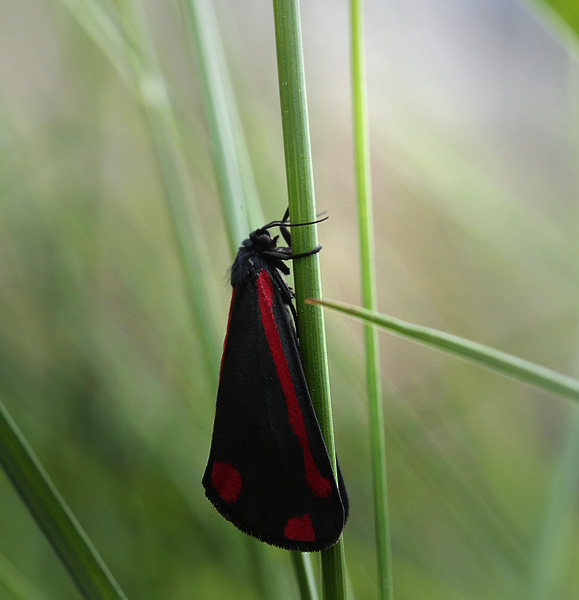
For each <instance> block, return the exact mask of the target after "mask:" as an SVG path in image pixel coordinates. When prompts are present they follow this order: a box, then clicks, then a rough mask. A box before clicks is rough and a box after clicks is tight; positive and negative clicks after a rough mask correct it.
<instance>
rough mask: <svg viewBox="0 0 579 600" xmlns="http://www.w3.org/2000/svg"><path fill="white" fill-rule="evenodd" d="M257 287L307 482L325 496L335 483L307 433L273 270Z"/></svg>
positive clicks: (320, 495)
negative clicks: (278, 317)
mask: <svg viewBox="0 0 579 600" xmlns="http://www.w3.org/2000/svg"><path fill="white" fill-rule="evenodd" d="M257 288H258V291H259V309H260V312H261V322H262V323H263V328H264V329H265V335H266V338H267V343H268V345H269V349H270V351H271V356H272V358H273V362H274V364H275V369H276V371H277V377H278V379H279V382H280V384H281V388H282V390H283V394H284V397H285V401H286V405H287V412H288V419H289V423H290V425H291V428H292V430H293V432H294V433H295V434H296V436H297V438H298V440H299V443H300V445H301V447H302V451H303V454H304V467H305V471H306V481H307V484H308V487H309V488H310V490H311V491H312V493H313V494H315V495H316V496H319V497H321V498H325V497H327V496H329V495H330V494H331V493H332V484H331V482H330V480H329V479H328V478H327V477H323V476H322V475H321V473H320V472H319V471H318V468H317V467H316V464H315V462H314V457H313V456H312V451H311V449H310V442H309V440H308V434H307V432H306V426H305V423H304V416H303V414H302V411H301V409H300V405H299V402H298V397H297V395H296V390H295V386H294V382H293V379H292V377H291V374H290V370H289V366H288V363H287V358H286V356H285V353H284V351H283V345H282V343H281V339H280V337H279V331H278V329H277V325H276V323H275V317H274V314H273V300H274V290H273V284H272V282H271V278H270V276H269V273H268V272H267V271H265V270H263V269H262V270H261V271H260V273H259V275H258V277H257Z"/></svg>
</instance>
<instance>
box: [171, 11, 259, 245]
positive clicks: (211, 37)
mask: <svg viewBox="0 0 579 600" xmlns="http://www.w3.org/2000/svg"><path fill="white" fill-rule="evenodd" d="M180 6H181V12H182V14H183V15H184V19H185V25H186V33H187V37H188V40H189V47H190V48H191V50H192V54H193V55H194V59H196V62H197V65H198V69H199V74H200V80H201V85H202V89H203V97H204V106H205V114H206V118H207V123H208V125H209V134H210V136H211V142H212V148H213V165H214V169H215V175H216V178H217V183H218V187H219V195H220V199H221V203H222V205H223V213H224V215H225V222H226V224H227V229H228V234H229V235H228V237H229V242H230V250H231V254H232V255H234V254H235V252H236V251H237V248H238V246H239V244H240V243H241V241H242V240H244V239H245V238H246V237H247V233H248V231H249V228H250V225H251V226H252V227H253V226H259V225H261V224H263V223H264V220H263V215H262V213H261V207H260V206H259V202H258V198H257V190H256V188H255V180H254V177H253V172H252V169H251V165H250V162H249V155H248V151H247V144H246V143H245V137H244V135H243V128H242V125H241V118H240V116H239V110H238V107H237V103H236V101H235V95H234V92H233V86H232V83H231V78H230V76H229V70H228V68H227V62H226V59H225V53H224V50H223V44H222V41H221V34H220V31H219V27H218V24H217V20H216V17H215V11H214V8H213V4H212V2H211V0H181V2H180ZM256 219H258V223H259V225H256V224H255V220H256Z"/></svg>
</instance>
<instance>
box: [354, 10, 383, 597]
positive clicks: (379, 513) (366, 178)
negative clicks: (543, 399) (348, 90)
mask: <svg viewBox="0 0 579 600" xmlns="http://www.w3.org/2000/svg"><path fill="white" fill-rule="evenodd" d="M350 28H351V63H352V107H353V113H354V115H353V116H354V123H353V127H354V157H355V168H356V191H357V200H358V223H359V230H360V261H361V269H360V271H361V274H362V281H361V283H362V303H363V305H364V307H365V308H367V309H369V310H375V308H376V267H375V257H374V227H373V214H372V185H371V177H370V143H369V135H368V112H367V101H366V74H365V64H364V41H363V36H364V33H363V20H362V0H350ZM364 337H365V344H366V387H367V395H368V407H369V417H370V419H369V420H370V423H369V424H370V447H371V457H372V482H373V488H374V530H375V538H376V559H377V572H378V590H379V597H380V598H381V599H382V600H387V599H391V598H392V597H393V588H392V558H391V549H390V524H389V522H390V519H389V516H388V489H387V479H386V441H385V436H384V409H383V406H382V380H381V376H380V350H379V346H378V332H377V331H376V329H375V327H374V326H373V325H369V324H366V325H364Z"/></svg>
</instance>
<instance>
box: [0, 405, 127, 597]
mask: <svg viewBox="0 0 579 600" xmlns="http://www.w3.org/2000/svg"><path fill="white" fill-rule="evenodd" d="M0 463H1V464H2V466H3V467H4V470H5V471H6V474H7V475H8V477H9V478H10V480H11V481H12V483H13V485H14V487H15V488H16V490H17V492H18V493H19V494H20V497H21V498H22V500H23V501H24V503H25V504H26V506H27V507H28V510H29V511H30V513H31V514H32V516H33V517H34V519H35V520H36V522H37V523H38V525H39V527H40V528H41V529H42V531H43V532H44V535H45V536H46V538H47V539H48V541H49V542H50V544H51V545H52V547H53V548H54V550H55V552H56V553H57V555H58V556H59V558H60V559H61V561H62V562H63V564H64V566H65V567H66V569H67V570H68V572H69V574H70V576H71V577H72V579H73V581H74V583H75V585H76V587H77V588H78V590H79V591H80V593H81V595H82V597H83V598H85V599H86V600H126V596H125V595H124V593H123V591H122V590H121V588H120V586H119V584H118V583H117V582H116V581H115V579H114V577H113V576H112V574H111V573H110V571H109V570H108V568H107V567H106V565H105V564H104V562H103V560H102V559H101V557H100V556H99V554H98V552H97V551H96V550H95V548H94V546H93V545H92V543H91V541H90V540H89V538H88V537H87V535H86V533H85V532H84V530H83V529H82V527H81V526H80V524H79V523H78V521H77V520H76V518H75V517H74V515H73V514H72V512H71V510H70V509H69V507H68V506H67V504H66V502H65V501H64V500H63V498H62V497H61V495H60V494H59V492H58V490H57V489H56V487H55V486H54V484H53V483H52V481H51V480H50V478H49V477H48V475H47V474H46V472H45V471H44V469H43V467H42V465H41V464H40V462H39V460H38V459H37V458H36V456H35V454H34V453H33V452H32V450H31V449H30V447H29V445H28V443H27V442H26V440H25V439H24V436H23V435H22V433H21V432H20V431H19V429H18V427H17V426H16V424H15V423H14V421H13V420H12V418H11V417H10V415H9V414H8V411H7V410H6V408H5V406H4V404H3V403H2V402H1V401H0Z"/></svg>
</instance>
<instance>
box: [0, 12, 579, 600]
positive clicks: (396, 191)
mask: <svg viewBox="0 0 579 600" xmlns="http://www.w3.org/2000/svg"><path fill="white" fill-rule="evenodd" d="M121 4H122V3H119V5H121ZM216 5H217V6H216V8H217V12H218V17H219V23H220V27H221V32H222V36H223V40H224V44H225V49H226V53H227V57H228V60H229V64H230V67H231V71H232V73H233V77H234V84H235V90H236V97H237V101H238V105H239V110H240V114H241V117H242V120H243V124H244V129H245V133H246V136H247V143H248V148H249V157H250V159H251V162H252V164H253V167H254V171H255V177H256V183H257V188H258V190H259V194H260V197H261V201H262V205H263V210H264V214H265V216H266V220H270V219H276V218H279V217H281V215H282V214H283V211H284V209H285V206H286V204H287V201H286V190H285V175H284V159H283V145H282V139H281V124H280V114H279V97H278V90H277V72H276V63H275V45H274V33H273V14H272V6H271V3H268V2H257V1H255V0H245V1H244V2H236V1H234V0H222V1H221V2H219V3H216ZM139 6H140V7H141V8H143V9H144V15H145V18H146V20H147V21H148V23H149V26H150V28H151V30H152V33H153V38H154V41H155V48H156V50H157V52H158V55H159V60H160V63H161V68H162V72H163V74H164V76H165V78H166V81H167V83H168V85H169V88H170V90H171V94H172V100H173V102H174V106H175V107H176V110H177V114H178V116H179V128H180V131H181V135H182V137H183V140H184V147H185V151H186V156H187V162H188V167H189V174H190V176H191V179H192V182H193V191H194V197H192V198H191V202H192V203H194V204H196V205H197V210H198V211H199V214H200V217H199V218H200V219H201V221H202V228H203V230H204V231H205V234H206V254H205V255H204V256H203V257H202V260H203V262H204V263H205V264H206V265H207V267H208V269H209V272H210V273H213V278H212V281H211V285H212V296H211V311H212V314H213V316H214V323H213V324H212V325H214V326H215V328H216V330H217V331H219V337H220V336H222V335H223V333H224V328H225V323H226V316H227V307H228V301H229V295H230V290H229V287H228V285H227V280H226V277H227V268H228V266H229V264H230V261H231V256H230V253H229V250H228V247H227V243H226V236H225V229H224V225H223V219H222V215H221V209H220V204H219V200H218V195H217V190H216V184H215V178H214V174H213V167H212V162H211V148H210V142H209V138H208V133H207V126H206V122H205V116H204V112H203V104H202V97H201V91H200V86H199V76H198V71H197V66H196V64H195V62H194V60H193V59H192V56H191V54H190V52H189V49H188V45H187V36H186V34H185V32H184V27H183V20H182V17H181V14H180V12H179V10H178V8H177V6H176V3H172V2H165V1H162V0H147V1H146V2H143V3H142V4H141V3H139ZM0 14H2V18H1V19H0V395H1V398H2V400H3V402H4V403H5V404H6V406H7V407H8V409H9V410H10V412H11V413H12V415H13V417H14V419H15V421H16V422H17V423H18V425H19V426H20V428H21V429H22V431H23V433H24V434H25V436H26V437H27V439H28V441H29V443H30V444H31V446H32V447H33V448H34V450H35V452H36V453H37V455H38V456H39V458H40V460H41V461H42V463H43V464H44V466H45V467H46V469H47V471H48V472H49V473H50V475H51V477H52V478H53V480H54V482H55V483H56V485H57V486H58V488H59V489H60V491H61V493H62V494H63V496H64V497H65V498H66V500H67V502H68V503H69V504H70V506H71V508H72V509H73V511H74V513H75V514H76V515H77V517H78V519H79V521H80V522H81V524H82V525H83V526H84V528H85V529H86V531H87V533H88V535H89V537H90V538H91V539H92V541H93V543H94V544H95V546H96V547H97V549H98V550H99V552H100V553H101V554H102V556H103V558H104V560H105V562H106V563H107V565H108V566H109V567H110V569H111V570H112V572H113V573H114V575H115V577H116V578H117V579H118V580H119V582H120V584H121V586H122V587H123V589H124V591H125V592H126V593H127V595H128V597H129V598H146V599H156V598H163V599H166V598H171V599H172V600H181V599H185V598H193V597H195V598H201V599H212V598H219V599H222V598H236V599H240V600H244V599H253V598H267V597H269V598H271V597H275V598H280V599H285V598H288V599H289V598H296V597H297V586H296V584H295V581H294V576H293V573H292V569H291V562H290V560H289V557H288V555H287V553H285V552H283V551H281V550H278V549H274V548H269V547H266V546H264V545H260V544H258V543H254V542H253V541H251V540H249V539H248V538H246V537H245V536H244V535H243V534H241V533H239V532H238V531H237V530H236V529H235V528H233V527H232V526H231V525H230V524H228V523H227V522H225V521H224V520H223V519H222V518H221V517H220V516H219V515H218V514H217V513H216V512H215V511H214V509H213V508H212V507H211V506H210V504H209V503H208V502H207V501H206V499H205V497H204V494H203V489H202V487H201V484H200V479H201V476H202V473H203V470H204V467H205V460H206V457H207V453H208V449H209V442H210V436H211V428H212V420H213V408H214V401H215V381H214V380H213V379H212V377H211V374H210V373H209V372H208V370H207V368H206V366H204V365H206V363H207V359H208V357H207V356H204V355H203V350H202V347H201V344H200V341H199V339H198V336H197V333H196V330H195V328H194V327H193V325H192V321H191V318H190V312H189V308H188V305H187V298H186V294H185V293H184V285H183V278H182V273H181V271H180V267H179V262H178V260H177V258H176V251H175V239H174V236H173V232H172V229H171V226H170V222H169V218H168V210H167V204H166V200H165V195H164V189H163V185H162V182H161V179H160V176H159V171H158V166H157V162H156V160H155V156H154V150H153V147H152V143H151V138H150V135H149V131H148V129H147V124H146V121H145V119H144V113H143V110H142V107H141V106H140V104H139V102H138V101H137V100H136V99H135V96H134V94H132V92H131V90H130V89H129V88H128V87H127V85H126V83H125V82H124V81H123V79H122V78H121V77H120V76H119V74H118V72H117V70H116V69H115V68H114V67H113V65H112V64H111V62H110V61H109V58H108V57H107V56H106V55H105V53H103V51H102V48H100V47H98V46H97V45H95V44H94V42H93V40H92V39H91V37H90V35H89V34H88V33H87V30H86V29H85V28H83V26H81V25H80V24H79V22H78V21H77V20H76V19H75V18H74V17H73V16H72V14H71V13H70V12H69V10H68V9H67V3H60V2H44V1H42V0H24V1H21V2H11V1H10V0H1V1H0ZM302 25H303V42H304V53H305V61H306V73H307V79H308V96H309V116H310V125H311V135H312V146H313V159H314V169H315V178H316V196H317V206H318V210H320V211H322V210H327V211H328V214H329V216H330V219H329V220H328V221H327V222H326V223H324V224H323V225H321V226H320V228H319V235H320V240H321V242H322V244H323V245H324V251H323V253H322V254H321V264H322V276H323V287H324V295H325V296H326V297H328V298H333V299H338V300H344V301H349V302H352V303H356V304H357V303H359V301H360V300H359V264H358V235H357V222H356V206H355V193H354V183H353V161H352V131H351V114H350V110H351V103H350V77H349V56H348V51H349V50H348V44H349V35H348V14H347V3H345V2H344V3H337V2H334V1H333V0H317V1H315V2H303V3H302ZM366 34H367V35H366V52H367V68H368V93H369V113H370V126H371V150H372V173H373V191H374V199H375V228H376V254H377V267H378V294H379V307H380V310H381V311H382V312H385V313H388V314H391V315H394V316H397V317H400V318H403V319H407V320H409V321H412V322H416V323H420V324H424V325H429V326H433V327H437V328H440V329H443V330H446V331H449V332H452V333H455V334H458V335H462V336H464V337H467V338H470V339H473V340H476V341H479V342H483V343H486V344H489V345H491V346H495V347H497V348H500V349H502V350H506V351H509V352H512V353H514V354H517V355H520V356H522V357H524V358H527V359H530V360H532V361H535V362H537V363H540V364H543V365H546V366H548V367H551V368H553V369H556V370H559V371H562V372H565V373H569V374H572V373H574V372H575V373H577V372H578V360H577V358H578V335H577V333H578V327H577V317H576V315H577V297H578V296H577V284H578V281H577V257H578V253H577V243H576V231H577V228H576V225H577V214H576V208H575V206H576V204H577V200H576V198H577V175H576V171H577V169H576V163H577V139H578V138H577V135H576V134H577V115H578V111H577V107H578V106H579V104H578V102H579V80H578V77H579V72H578V69H577V61H576V55H575V49H574V46H573V40H570V39H569V36H570V34H569V33H568V32H566V30H565V29H564V27H562V26H561V25H560V24H558V23H557V22H556V20H553V19H551V18H550V17H549V16H548V15H547V14H546V13H544V12H542V11H541V12H538V11H537V10H536V9H535V7H534V6H532V5H530V4H526V3H518V2H515V1H512V0H492V1H489V0H460V1H458V0H444V1H435V0H393V1H389V2H385V1H378V0H368V1H367V2H366ZM327 328H328V342H329V357H330V369H331V371H330V373H331V381H332V392H333V406H334V422H335V431H336V441H337V447H338V452H339V455H340V462H341V467H342V471H343V474H344V477H345V480H346V482H347V484H348V489H349V495H350V504H351V517H350V522H349V524H348V527H347V529H346V533H345V544H346V559H347V564H348V573H349V579H350V583H351V588H352V590H353V592H354V594H355V597H357V598H364V599H372V598H375V597H376V586H375V572H376V569H375V552H374V546H373V520H372V502H371V495H372V492H371V480H370V466H369V450H368V425H367V409H366V403H365V392H364V366H363V365H364V363H363V343H362V335H361V326H360V325H359V324H358V323H354V322H351V321H348V320H346V319H345V318H343V317H341V316H336V315H334V314H329V313H328V314H327ZM216 344H217V345H220V344H221V338H220V339H217V340H216ZM381 352H382V363H381V364H382V372H383V377H384V388H385V389H384V407H385V414H386V422H387V426H386V427H387V430H386V434H387V451H388V461H389V473H388V477H389V494H390V506H391V519H392V545H393V567H394V578H395V584H394V585H395V595H396V598H398V599H400V600H404V599H411V598H412V599H418V598H420V599H423V598H424V599H429V600H437V599H444V600H459V599H472V600H483V599H484V600H487V599H488V600H490V599H492V600H502V599H505V600H506V599H510V600H511V599H516V598H532V597H533V594H535V596H534V597H536V598H537V600H539V599H540V600H542V599H543V598H545V599H546V598H557V599H568V600H571V599H574V598H577V597H578V595H579V569H577V565H578V564H579V543H578V541H577V540H579V503H578V497H579V496H578V481H577V479H578V475H577V472H578V468H577V466H576V464H577V459H578V458H579V441H578V440H579V417H578V416H577V410H576V407H575V406H572V405H571V404H570V403H567V402H565V401H563V400H560V399H557V398H554V397H550V396H547V395H546V394H542V393H540V392H538V391H535V390H533V389H530V388H528V387H525V386H523V385H521V384H519V383H515V382H512V381H510V380H507V379H505V378H503V377H500V376H498V375H494V374H491V373H489V372H487V371H484V370H482V369H480V368H478V367H473V366H470V365H467V364H465V363H463V362H460V361H457V360H456V359H454V358H449V357H446V356H443V355H441V354H438V353H436V352H434V351H432V350H428V349H424V348H421V347H419V346H416V345H414V344H412V343H410V342H408V341H404V340H401V339H398V338H395V337H392V336H390V335H388V334H382V335H381ZM210 360H217V361H218V360H219V357H211V358H210ZM315 560H316V559H315V558H314V561H315ZM0 597H2V598H6V599H8V600H13V599H18V600H21V599H24V598H35V599H39V600H44V599H46V600H50V599H54V600H56V599H58V600H68V599H71V600H72V599H75V598H78V597H79V596H78V593H77V592H76V590H75V588H74V587H73V585H72V583H71V582H70V580H69V579H68V576H67V574H66V572H65V571H64V569H63V567H62V565H61V564H60V562H59V561H58V559H57V557H56V556H55V555H54V553H53V552H52V550H51V548H50V546H49V545H48V543H47V542H46V541H45V539H44V537H43V536H42V534H41V532H40V530H39V529H38V528H37V526H36V525H35V523H34V522H33V520H32V519H31V517H30V515H29V514H28V512H27V510H26V508H25V507H24V506H23V505H22V503H21V501H20V499H19V497H18V496H17V495H16V493H15V492H14V490H13V489H12V487H11V485H10V483H9V481H8V480H7V479H6V478H5V477H4V475H3V474H2V475H0Z"/></svg>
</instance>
